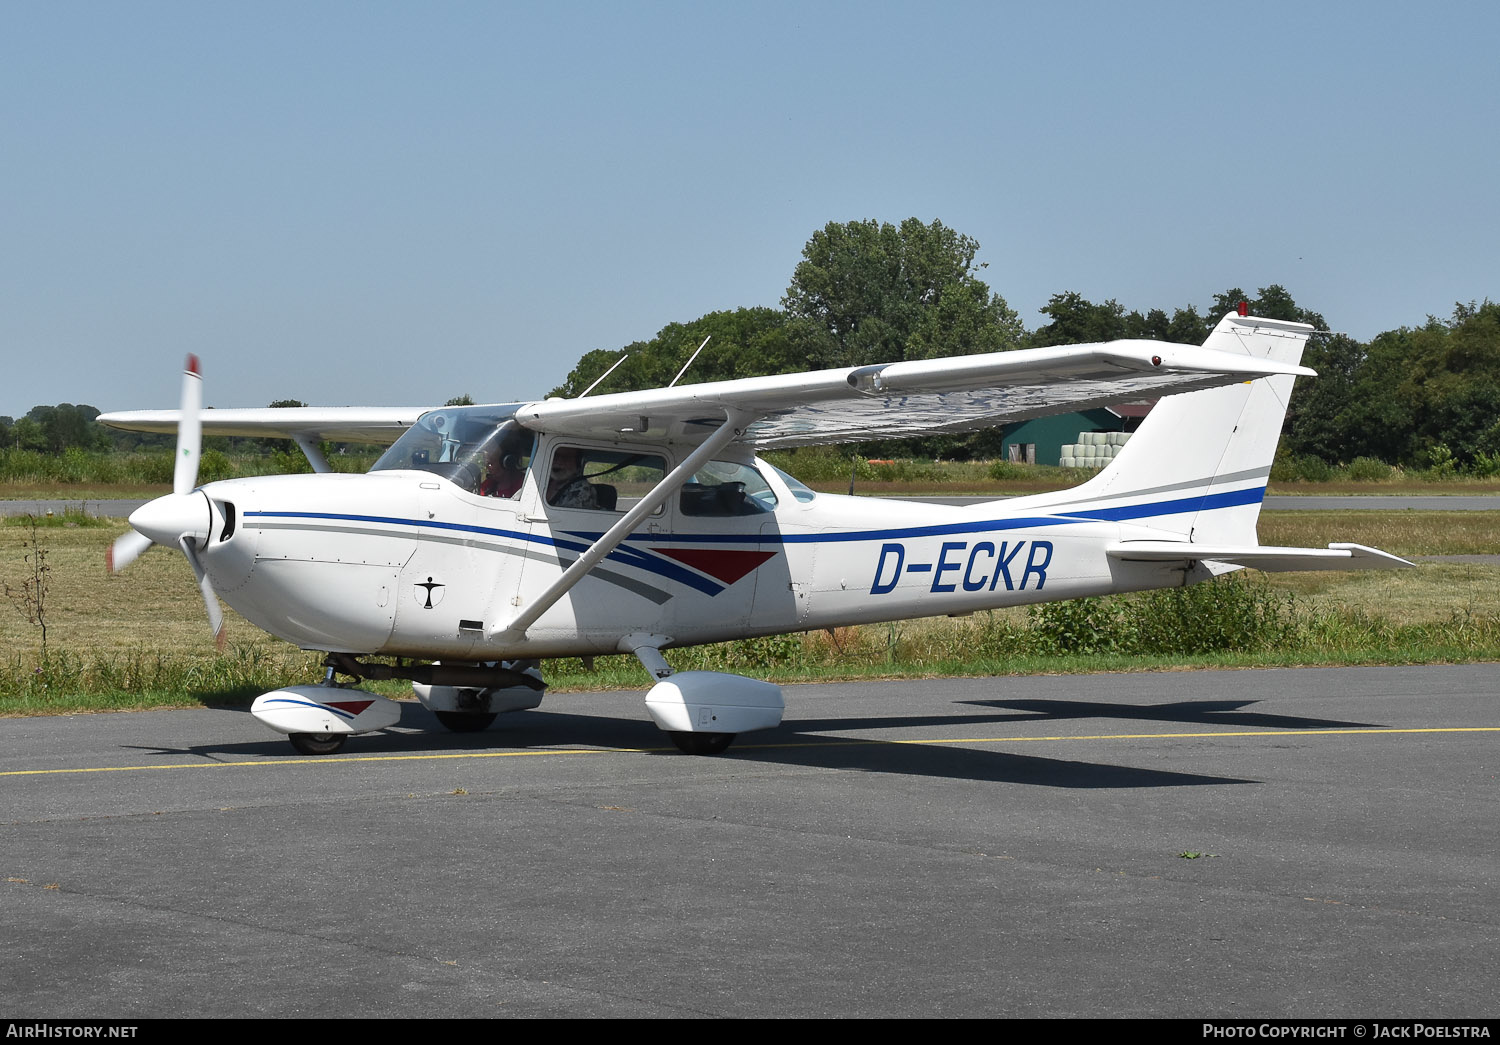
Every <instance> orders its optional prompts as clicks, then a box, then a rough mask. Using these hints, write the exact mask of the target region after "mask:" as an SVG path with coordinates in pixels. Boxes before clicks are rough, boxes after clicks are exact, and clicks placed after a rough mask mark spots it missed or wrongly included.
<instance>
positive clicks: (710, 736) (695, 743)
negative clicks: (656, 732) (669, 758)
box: [667, 730, 735, 755]
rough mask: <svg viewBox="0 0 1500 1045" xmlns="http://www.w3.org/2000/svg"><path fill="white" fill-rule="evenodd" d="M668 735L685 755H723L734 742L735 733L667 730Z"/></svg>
mask: <svg viewBox="0 0 1500 1045" xmlns="http://www.w3.org/2000/svg"><path fill="white" fill-rule="evenodd" d="M667 736H669V737H671V738H672V743H674V744H676V745H677V750H678V751H681V752H682V753H683V754H684V755H722V754H723V753H724V752H726V751H728V750H729V745H730V744H733V743H734V738H735V734H733V733H688V732H685V731H682V730H667Z"/></svg>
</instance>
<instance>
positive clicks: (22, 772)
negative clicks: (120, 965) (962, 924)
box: [0, 726, 1500, 777]
mask: <svg viewBox="0 0 1500 1045" xmlns="http://www.w3.org/2000/svg"><path fill="white" fill-rule="evenodd" d="M1417 733H1500V726H1426V727H1411V728H1395V727H1392V728H1384V727H1380V728H1368V729H1274V730H1273V729H1241V730H1222V731H1216V732H1210V733H1081V734H1076V735H1072V736H1068V735H1057V736H1040V737H1024V736H1014V737H945V738H943V739H934V740H875V739H871V740H850V739H828V740H799V741H796V742H792V743H782V744H736V745H735V747H734V750H735V751H773V750H783V749H787V748H802V747H854V746H865V745H877V744H890V745H902V744H910V745H920V744H929V745H930V744H939V745H942V744H953V745H958V744H1034V743H1057V742H1065V741H1076V740H1095V741H1099V740H1205V739H1213V738H1217V737H1319V736H1325V737H1326V736H1379V735H1411V734H1417ZM672 750H673V749H672V748H670V747H609V748H538V749H536V750H526V751H451V752H424V753H422V754H414V755H342V756H337V757H334V756H328V755H303V756H301V757H298V758H260V759H255V760H253V761H244V762H172V763H167V764H165V765H152V766H80V767H77V768H73V769H8V770H0V777H12V776H58V775H66V774H70V773H137V772H145V771H157V770H168V769H230V768H234V767H246V766H328V765H338V764H339V763H345V762H424V761H432V762H436V761H440V760H443V759H459V758H469V759H472V758H534V757H536V756H539V755H621V754H647V753H653V752H657V751H672Z"/></svg>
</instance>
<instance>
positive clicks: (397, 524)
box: [99, 314, 1411, 754]
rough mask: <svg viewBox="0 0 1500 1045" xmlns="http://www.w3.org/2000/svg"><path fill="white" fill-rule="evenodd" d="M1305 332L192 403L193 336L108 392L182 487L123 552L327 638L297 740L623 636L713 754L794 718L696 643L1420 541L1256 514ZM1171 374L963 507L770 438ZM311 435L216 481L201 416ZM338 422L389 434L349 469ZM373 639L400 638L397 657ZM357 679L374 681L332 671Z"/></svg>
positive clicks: (290, 729) (1302, 371) (690, 740)
mask: <svg viewBox="0 0 1500 1045" xmlns="http://www.w3.org/2000/svg"><path fill="white" fill-rule="evenodd" d="M1311 329H1312V328H1310V327H1308V326H1305V325H1303V324H1299V323H1287V322H1280V321H1276V320H1268V319H1254V318H1249V317H1245V316H1241V315H1235V314H1230V315H1228V316H1226V317H1225V318H1224V319H1223V321H1222V322H1220V323H1219V325H1218V327H1217V328H1216V329H1215V330H1214V332H1213V333H1212V334H1211V335H1210V336H1209V338H1208V340H1207V341H1206V342H1204V344H1203V346H1202V347H1197V346H1191V345H1174V344H1166V343H1162V342H1155V341H1113V342H1109V343H1106V344H1094V345H1078V346H1073V347H1067V348H1043V349H1026V350H1021V351H1015V352H1003V353H995V354H991V355H978V356H963V357H956V358H945V359H931V360H914V361H909V362H904V363H891V364H888V365H884V366H865V367H855V368H848V369H840V370H823V371H817V372H814V373H806V374H790V375H783V376H778V377H758V378H747V379H744V380H739V381H723V382H713V383H707V384H699V385H686V386H678V387H669V388H659V389H653V390H651V391H643V392H620V393H615V394H610V395H600V396H596V397H593V398H579V399H570V400H563V399H548V400H545V401H542V402H532V403H507V404H502V405H495V406H464V407H442V408H439V409H425V410H424V409H390V408H382V409H362V408H353V407H351V408H335V409H321V408H314V407H305V408H288V409H264V410H260V409H256V410H238V409H234V410H210V411H206V412H205V411H202V410H201V409H200V408H201V403H202V382H201V380H200V378H199V375H198V368H197V362H196V360H194V359H192V358H191V357H189V362H188V367H187V372H186V373H185V375H184V378H183V386H182V405H181V409H180V410H178V411H132V412H125V413H111V414H106V415H103V416H101V417H100V418H99V420H100V421H102V422H104V423H105V424H108V425H112V426H114V427H116V428H125V429H132V430H135V431H148V432H170V431H173V430H174V429H175V430H176V432H177V438H178V454H177V464H176V474H175V477H174V481H173V492H172V493H171V494H169V495H167V496H164V497H160V498H158V499H156V500H154V501H152V502H150V503H149V504H146V505H144V506H143V507H141V508H140V509H139V510H137V511H136V512H135V513H134V514H133V515H131V517H130V524H131V526H132V527H133V528H134V532H132V533H127V534H126V535H125V536H123V537H121V538H119V540H117V541H116V542H115V544H114V547H113V548H112V549H111V553H110V568H111V569H113V570H119V569H123V568H124V567H125V566H126V565H128V564H129V563H130V562H131V561H132V560H133V559H135V557H136V556H138V555H139V554H141V552H143V551H144V550H145V549H146V548H148V547H149V546H150V545H152V544H161V545H166V546H169V547H177V548H180V549H181V550H182V552H183V553H184V554H185V555H186V556H187V559H188V562H189V563H190V564H191V565H192V568H193V572H194V574H195V575H196V576H197V578H198V582H199V586H200V588H201V589H202V592H203V599H204V602H205V604H206V605H207V607H208V614H209V618H210V621H211V623H212V625H213V629H214V632H215V634H216V635H217V634H218V633H219V632H220V630H221V628H222V613H221V611H220V609H219V604H218V599H219V598H220V597H222V598H223V600H224V601H225V602H227V603H228V604H229V605H231V606H233V607H234V608H235V609H236V610H238V611H239V612H240V613H241V614H243V615H244V616H245V617H246V618H247V619H248V620H250V621H251V622H253V623H254V624H256V625H258V626H259V627H261V628H264V629H265V630H266V631H268V632H270V633H271V634H273V635H277V636H279V637H280V638H283V639H286V640H287V641H288V642H292V643H295V644H296V645H298V646H300V647H302V648H304V649H311V650H320V651H323V652H326V653H327V655H328V656H327V660H326V661H325V666H326V668H327V674H326V676H325V678H324V680H323V682H322V683H321V684H318V685H298V686H289V687H287V688H285V689H280V690H276V691H275V692H272V693H266V694H263V695H261V696H260V697H259V698H257V699H256V701H255V703H254V706H253V707H252V708H251V711H252V713H253V714H254V715H255V717H256V718H258V719H259V720H260V721H261V722H263V723H264V724H266V725H267V726H270V727H271V728H272V729H274V730H277V731H278V732H281V733H285V734H287V735H288V736H289V738H290V740H291V742H292V744H293V746H295V747H296V749H297V750H298V751H301V752H303V753H306V754H324V753H329V752H333V751H336V750H338V748H339V747H340V746H341V745H342V744H343V742H344V739H345V738H346V737H347V736H349V735H350V734H354V733H366V732H370V731H372V730H378V729H382V728H385V727H387V726H390V725H393V724H394V723H395V722H396V721H397V720H398V719H399V717H400V713H401V712H400V707H401V706H400V704H399V703H397V702H395V701H392V700H389V699H387V698H385V697H382V696H379V695H377V694H374V693H368V692H364V691H361V690H357V689H352V688H349V687H350V686H353V685H354V684H355V682H357V681H358V680H361V679H389V678H403V679H410V680H411V681H412V682H413V689H414V690H415V691H416V695H417V697H418V699H419V700H420V701H421V702H422V703H423V704H424V705H425V706H426V707H428V708H429V709H431V710H432V711H434V712H435V713H436V715H437V718H438V720H439V721H440V722H441V723H442V724H443V725H445V726H446V727H448V728H449V729H453V730H457V731H461V732H462V731H470V730H478V729H484V728H486V727H488V726H489V725H490V724H491V723H492V722H493V721H494V719H495V716H496V715H497V714H499V713H501V712H505V711H515V710H520V709H523V708H532V707H536V706H537V705H538V704H539V703H540V702H541V699H542V692H543V690H544V688H545V685H544V683H543V682H542V678H541V675H540V673H539V671H538V670H537V667H538V663H539V662H540V661H541V660H544V659H545V658H548V657H571V656H584V657H587V656H592V655H595V654H605V653H618V652H628V653H633V654H635V656H636V657H638V658H639V659H640V662H641V664H642V665H643V666H644V667H645V669H646V671H647V672H649V673H650V675H651V676H652V677H653V678H654V679H655V680H656V681H655V684H654V686H653V687H652V688H651V690H650V692H649V693H648V694H647V696H646V706H647V709H648V710H649V711H650V714H651V717H652V718H653V719H654V720H655V722H656V724H657V725H658V726H659V727H660V728H662V729H663V730H666V731H667V733H668V734H669V735H670V736H671V737H672V739H673V741H674V742H675V743H676V744H677V746H678V747H680V748H681V749H682V750H683V751H686V752H689V753H694V754H716V753H718V752H721V751H723V750H724V749H725V748H727V747H728V746H729V744H730V743H731V742H732V741H733V739H734V737H735V735H736V734H739V733H745V732H748V731H751V730H756V729H768V728H771V727H774V726H776V725H778V724H779V723H780V721H781V716H782V712H783V709H784V705H783V702H782V696H781V690H780V689H779V688H778V687H776V686H774V685H771V684H770V683H767V682H763V681H759V680H755V679H748V678H744V677H741V676H738V675H728V674H723V673H720V672H710V671H686V672H678V673H674V672H673V670H672V668H671V667H669V666H668V664H667V662H666V660H665V659H664V658H663V657H662V650H664V649H668V648H671V647H674V646H690V645H695V644H698V643H705V642H718V641H722V640H725V639H735V638H743V637H746V636H753V635H772V634H777V633H780V632H787V631H806V630H811V629H817V628H832V627H836V626H840V625H850V624H863V623H868V622H874V621H889V620H901V619H905V618H909V617H925V616H937V615H942V614H966V613H971V612H973V611H975V610H983V609H991V608H994V607H999V606H1012V605H1017V604H1020V603H1032V602H1045V601H1050V600H1054V599H1071V598H1076V597H1078V596H1083V595H1102V594H1106V593H1109V592H1123V591H1140V590H1144V589H1148V588H1163V587H1171V586H1178V585H1186V584H1192V583H1195V582H1197V581H1201V580H1206V579H1208V578H1210V577H1213V576H1214V575H1216V574H1219V573H1224V572H1226V571H1229V570H1235V569H1239V568H1241V567H1245V566H1252V567H1255V568H1257V569H1261V570H1324V569H1362V568H1383V567H1395V566H1409V565H1411V564H1410V563H1408V562H1406V561H1405V560H1403V559H1398V558H1396V557H1395V556H1392V555H1389V554H1386V553H1385V552H1381V551H1377V550H1375V549H1372V548H1366V547H1363V546H1360V545H1355V544H1332V545H1329V547H1328V548H1326V549H1314V548H1273V547H1263V546H1261V545H1260V544H1259V543H1258V541H1257V538H1256V519H1257V517H1258V516H1259V513H1260V506H1261V501H1262V499H1263V497H1264V495H1265V488H1266V480H1267V477H1268V475H1269V473H1270V470H1271V460H1272V457H1273V455H1274V453H1275V450H1276V442H1277V438H1278V436H1279V433H1280V429H1281V422H1282V418H1283V416H1284V415H1285V412H1286V405H1287V397H1288V395H1289V394H1290V393H1291V390H1292V382H1293V380H1294V378H1295V377H1296V376H1298V375H1307V376H1313V372H1312V371H1311V370H1309V369H1307V368H1306V367H1302V366H1300V365H1298V361H1299V360H1300V358H1301V354H1302V347H1303V345H1304V343H1305V342H1306V340H1307V337H1308V334H1309V333H1310V331H1311ZM1151 396H1162V397H1164V398H1162V399H1161V401H1160V402H1159V403H1158V404H1157V406H1156V408H1155V409H1154V410H1153V411H1152V412H1151V413H1150V415H1149V416H1148V417H1147V418H1146V420H1145V421H1144V423H1142V425H1141V427H1140V429H1139V430H1138V431H1137V432H1136V433H1135V435H1134V436H1133V437H1132V438H1131V440H1130V441H1129V443H1128V444H1127V445H1126V446H1125V447H1124V448H1123V449H1122V450H1121V452H1120V454H1119V456H1118V457H1116V458H1115V460H1114V461H1113V463H1111V464H1110V465H1109V466H1108V467H1107V468H1105V469H1104V470H1103V471H1102V472H1100V473H1099V474H1098V475H1097V476H1095V477H1093V478H1092V479H1090V480H1088V481H1087V482H1085V483H1084V484H1083V485H1081V486H1078V487H1076V488H1074V489H1071V490H1067V491H1063V492H1060V493H1046V494H1036V495H1032V496H1027V497H1017V498H1012V499H1009V500H1004V501H992V502H988V503H984V504H979V505H973V506H969V507H945V506H937V505H931V504H920V503H909V502H906V501H893V500H881V499H875V498H863V497H862V498H853V497H840V496H835V495H830V494H821V493H820V494H815V493H813V491H811V490H809V489H808V488H807V487H805V486H803V485H802V484H801V483H799V482H798V481H797V480H796V479H793V478H792V477H791V476H789V475H786V474H785V473H783V472H781V471H778V470H777V469H776V468H773V467H771V466H770V465H768V464H766V463H765V462H763V461H760V460H758V459H757V458H756V456H755V451H756V450H758V449H762V448H771V447H792V446H805V445H811V444H817V443H838V442H851V441H858V440H867V439H874V438H886V437H895V436H912V435H922V434H930V433H934V432H963V431H971V430H974V429H978V428H984V427H989V426H994V425H999V424H1003V423H1006V422H1010V421H1015V420H1019V419H1023V418H1027V417H1035V416H1040V415H1044V414H1049V413H1059V412H1062V411H1064V410H1071V409H1078V408H1082V407H1091V406H1100V405H1105V404H1109V403H1119V402H1126V401H1132V400H1139V399H1141V398H1144V397H1151ZM203 431H207V432H210V433H217V434H223V435H250V436H281V437H288V438H291V439H294V440H295V441H296V442H297V443H298V445H299V446H301V447H302V449H303V451H304V452H305V453H306V454H307V457H308V459H309V460H310V461H311V463H312V465H313V468H314V470H315V474H312V475H284V476H270V477H265V478H255V479H231V480H226V481H222V482H213V483H209V484H207V485H206V486H202V487H195V483H196V478H197V470H198V454H199V447H200V442H201V433H202V432H203ZM324 439H337V440H353V441H365V442H372V443H376V444H382V445H387V446H389V449H388V450H387V451H386V452H385V454H384V455H383V456H382V457H381V458H380V459H379V460H378V461H376V463H375V465H374V467H373V468H372V469H371V470H370V472H369V473H368V474H365V475H347V474H336V473H333V472H331V471H330V470H329V468H328V464H327V462H326V461H325V460H324V459H323V457H322V455H321V453H320V452H319V450H318V442H319V441H320V440H324ZM375 658H385V659H384V660H378V659H375ZM340 677H343V678H345V679H352V680H354V681H352V682H347V683H340V682H339V681H338V680H339V678H340Z"/></svg>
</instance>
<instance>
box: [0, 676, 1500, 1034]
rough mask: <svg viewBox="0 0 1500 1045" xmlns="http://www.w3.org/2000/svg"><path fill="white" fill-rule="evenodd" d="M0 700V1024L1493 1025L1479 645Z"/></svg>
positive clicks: (1493, 799) (1496, 716)
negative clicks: (308, 752)
mask: <svg viewBox="0 0 1500 1045" xmlns="http://www.w3.org/2000/svg"><path fill="white" fill-rule="evenodd" d="M787 705H788V708H787V721H786V724H785V725H784V726H783V727H782V728H780V729H778V730H774V731H770V732H767V733H763V734H758V735H754V736H750V737H746V738H743V740H742V742H741V743H740V744H739V745H737V746H736V747H734V748H733V749H731V751H730V753H729V754H727V755H724V756H720V757H712V758H702V757H690V756H685V755H680V754H678V753H677V752H676V751H675V749H672V748H670V747H669V746H668V745H665V744H663V742H662V740H663V738H662V736H661V735H660V734H659V733H657V732H656V730H655V729H654V727H652V726H651V725H650V723H649V721H648V720H647V719H646V716H645V713H644V709H643V708H642V706H641V695H640V694H639V693H633V694H621V693H615V694H579V695H555V696H549V698H548V699H547V702H546V703H544V704H543V710H539V711H536V712H523V713H519V714H515V715H511V716H504V717H502V718H501V720H500V722H499V723H497V725H496V726H495V727H494V728H493V729H491V730H490V731H488V732H486V733H483V734H479V735H471V736H459V735H454V734H448V733H443V732H426V731H425V727H429V726H433V725H434V723H432V722H431V720H430V717H429V716H427V715H426V713H425V712H423V711H422V710H421V709H420V708H418V707H415V706H412V707H410V708H408V710H407V712H406V717H405V719H404V721H403V724H402V725H401V726H400V727H398V728H397V729H395V730H393V731H391V732H389V733H384V734H375V735H370V736H366V737H357V738H354V739H352V740H351V741H350V742H349V744H348V745H347V746H346V747H345V749H344V750H343V751H342V752H341V753H340V754H339V755H336V756H330V757H322V758H316V757H301V756H295V755H293V754H292V753H291V749H290V747H289V746H288V745H287V744H286V743H285V742H284V741H283V740H281V739H279V738H277V737H275V736H274V735H272V734H269V733H267V732H266V731H265V730H264V729H263V728H262V727H260V726H259V725H258V724H256V723H255V722H254V721H253V720H251V719H250V717H249V716H248V715H247V714H246V713H245V712H243V711H238V710H220V709H203V710H194V711H167V712H146V713H134V714H101V715H80V716H67V717H37V718H13V719H5V720H0V751H3V764H0V861H3V864H4V873H5V882H4V884H3V889H4V890H5V892H4V902H3V904H0V941H3V942H0V984H3V985H4V986H3V990H0V998H3V1003H4V1004H3V1008H4V1010H5V1015H6V1016H8V1017H12V1018H28V1019H30V1018H41V1017H90V1018H105V1017H114V1018H135V1017H152V1016H329V1017H338V1016H507V1015H509V1016H705V1015H707V1016H729V1017H735V1016H738V1017H753V1016H772V1015H786V1016H855V1015H858V1016H926V1015H936V1016H1050V1015H1083V1016H1195V1017H1204V1016H1250V1017H1266V1016H1274V1015H1290V1016H1303V1017H1310V1016H1326V1017H1334V1016H1354V1017H1379V1016H1385V1017H1434V1016H1450V1017H1458V1016H1489V1015H1493V1014H1494V1011H1495V987H1494V984H1495V980H1494V970H1495V969H1496V968H1497V967H1500V860H1497V854H1500V826H1497V825H1500V815H1497V814H1500V799H1497V794H1500V792H1497V774H1500V668H1497V667H1496V666H1495V665H1466V666H1457V667H1422V668H1368V669H1322V670H1272V671H1265V670H1257V671H1197V672H1173V673H1163V674H1130V675H1097V676H1075V677H1045V678H999V679H967V680H928V681H918V682H871V683H859V684H847V685H810V686H793V687H788V688H787Z"/></svg>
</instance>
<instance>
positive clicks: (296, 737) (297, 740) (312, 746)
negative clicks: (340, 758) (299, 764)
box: [286, 733, 344, 755]
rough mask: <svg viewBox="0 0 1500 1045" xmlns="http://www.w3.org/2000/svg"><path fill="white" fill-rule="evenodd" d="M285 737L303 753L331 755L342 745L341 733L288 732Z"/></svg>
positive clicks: (342, 737)
mask: <svg viewBox="0 0 1500 1045" xmlns="http://www.w3.org/2000/svg"><path fill="white" fill-rule="evenodd" d="M286 738H287V739H288V740H290V741H291V742H292V747H294V748H296V749H297V750H298V751H300V752H301V753H302V754H304V755H331V754H333V753H334V752H335V751H337V750H338V749H339V748H341V747H343V746H344V734H343V733H288V734H287V737H286Z"/></svg>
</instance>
